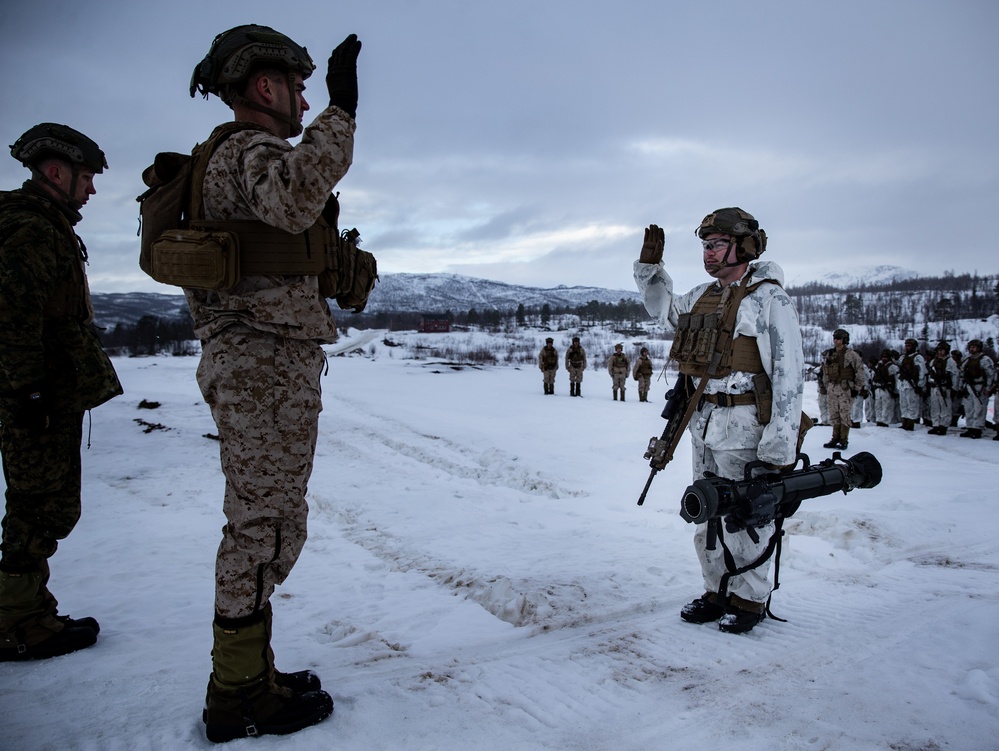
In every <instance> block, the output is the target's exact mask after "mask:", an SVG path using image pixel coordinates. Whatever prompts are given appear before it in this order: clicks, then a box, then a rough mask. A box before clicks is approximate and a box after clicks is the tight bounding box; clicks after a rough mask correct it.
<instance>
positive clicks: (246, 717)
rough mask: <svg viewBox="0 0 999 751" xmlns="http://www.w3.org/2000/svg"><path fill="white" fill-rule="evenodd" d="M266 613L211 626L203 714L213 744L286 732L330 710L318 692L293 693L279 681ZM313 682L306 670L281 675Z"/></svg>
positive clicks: (329, 703) (223, 620)
mask: <svg viewBox="0 0 999 751" xmlns="http://www.w3.org/2000/svg"><path fill="white" fill-rule="evenodd" d="M266 615H267V614H265V613H263V612H258V613H255V614H254V615H252V616H248V617H246V618H238V619H228V618H222V617H220V616H216V618H215V623H214V624H213V626H212V629H213V632H214V636H215V644H214V647H213V649H212V666H213V670H212V676H211V680H210V681H209V683H208V702H207V707H206V710H205V714H204V719H205V721H206V725H205V734H206V735H207V736H208V740H210V741H212V742H213V743H224V742H226V741H231V740H234V739H236V738H245V737H248V736H257V735H287V734H288V733H294V732H296V731H298V730H302V729H303V728H307V727H309V726H311V725H315V724H316V723H319V722H322V721H323V720H325V719H326V718H327V717H329V716H330V715H331V714H333V699H332V698H331V697H330V695H329V694H328V693H326V692H325V691H322V690H315V691H306V692H304V693H295V692H294V690H293V689H291V688H290V687H286V686H282V685H280V684H279V683H278V681H277V679H276V675H275V670H274V664H273V653H272V652H271V650H270V639H269V636H270V623H269V618H266ZM291 676H297V678H296V679H295V680H296V681H297V680H298V678H301V679H302V682H301V683H299V684H298V685H299V686H301V687H304V686H305V685H306V684H310V683H312V681H313V679H314V676H312V677H310V676H309V675H308V671H302V672H300V673H292V674H286V676H285V677H286V678H287V677H291Z"/></svg>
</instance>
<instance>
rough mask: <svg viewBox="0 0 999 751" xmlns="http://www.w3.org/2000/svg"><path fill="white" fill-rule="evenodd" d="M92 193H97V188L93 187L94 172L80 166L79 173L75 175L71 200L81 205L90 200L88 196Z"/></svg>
mask: <svg viewBox="0 0 999 751" xmlns="http://www.w3.org/2000/svg"><path fill="white" fill-rule="evenodd" d="M70 182H72V178H70ZM67 187H68V186H67ZM93 195H97V189H96V188H94V172H93V170H89V169H87V168H86V167H81V168H80V172H79V174H77V176H76V188H75V189H74V191H73V200H74V201H76V202H77V203H79V204H80V205H81V206H83V205H84V204H85V203H86V202H87V201H89V200H90V196H93Z"/></svg>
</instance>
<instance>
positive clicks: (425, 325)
mask: <svg viewBox="0 0 999 751" xmlns="http://www.w3.org/2000/svg"><path fill="white" fill-rule="evenodd" d="M450 330H451V319H450V318H449V317H448V316H447V314H445V313H423V314H422V315H421V316H420V324H419V326H418V327H417V331H419V332H420V333H421V334H439V333H445V334H446V333H447V332H449V331H450Z"/></svg>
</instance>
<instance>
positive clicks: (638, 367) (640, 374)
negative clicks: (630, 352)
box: [631, 347, 653, 402]
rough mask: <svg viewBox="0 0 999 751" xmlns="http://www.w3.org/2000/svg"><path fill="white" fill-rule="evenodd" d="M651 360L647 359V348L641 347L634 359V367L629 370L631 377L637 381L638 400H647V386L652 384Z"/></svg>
mask: <svg viewBox="0 0 999 751" xmlns="http://www.w3.org/2000/svg"><path fill="white" fill-rule="evenodd" d="M652 370H653V368H652V360H650V359H649V350H648V349H647V348H646V347H642V349H641V351H640V352H639V353H638V359H637V360H635V367H634V368H633V369H632V371H631V375H632V377H633V378H634V379H635V380H636V381H638V401H640V402H647V401H648V400H649V386H651V384H652Z"/></svg>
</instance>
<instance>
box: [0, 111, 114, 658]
mask: <svg viewBox="0 0 999 751" xmlns="http://www.w3.org/2000/svg"><path fill="white" fill-rule="evenodd" d="M11 154H12V155H13V157H14V158H15V159H17V160H18V161H20V162H21V163H22V164H24V166H25V167H28V168H29V169H30V170H31V175H32V176H31V179H30V180H28V181H27V182H26V183H24V186H23V187H22V188H20V189H19V190H15V191H10V192H4V193H0V423H2V425H0V453H2V454H3V470H4V479H5V480H6V485H7V492H6V513H5V516H4V519H3V542H2V544H0V549H2V551H3V556H2V559H0V661H6V660H26V659H33V658H44V657H53V656H56V655H61V654H66V653H68V652H72V651H75V650H77V649H82V648H84V647H88V646H90V645H91V644H93V643H94V642H95V641H96V640H97V634H98V633H99V631H100V626H99V624H98V622H97V620H96V619H95V618H91V617H88V618H77V619H73V618H69V617H67V616H61V615H59V614H58V611H57V602H56V599H55V597H54V596H53V595H52V593H51V592H50V591H49V589H48V581H49V558H51V557H52V555H53V554H54V553H55V551H56V547H57V545H58V541H59V540H63V539H65V538H66V537H68V536H69V534H70V532H71V531H72V530H73V528H74V527H75V526H76V523H77V521H78V520H79V518H80V514H81V499H80V493H81V474H80V473H81V465H80V442H81V439H82V431H83V413H84V412H85V411H87V410H89V409H92V408H94V407H96V406H98V405H100V404H103V403H104V402H106V401H107V400H108V399H111V398H113V397H115V396H117V395H118V394H121V393H122V389H121V384H120V383H119V381H118V377H117V375H116V374H115V371H114V367H113V366H112V365H111V361H110V360H109V359H108V358H107V355H105V354H104V350H103V349H102V348H101V345H100V342H99V340H98V338H97V334H96V332H95V330H94V327H93V324H92V321H93V317H94V311H93V308H92V307H91V303H90V291H89V288H88V285H87V275H86V266H85V264H86V261H87V250H86V247H85V246H84V244H83V241H82V240H81V239H80V238H79V237H78V236H77V235H76V232H75V230H74V227H75V225H76V224H77V222H79V221H80V220H81V218H82V217H81V215H80V211H81V209H82V208H83V205H84V204H85V203H87V201H88V199H89V198H90V196H91V195H94V194H95V193H96V190H95V189H94V186H93V180H94V175H95V174H99V173H102V172H103V171H104V169H105V168H106V167H107V162H106V160H105V158H104V152H103V151H101V150H100V148H98V146H97V144H96V143H94V142H93V141H92V140H90V139H89V138H88V137H87V136H85V135H83V134H82V133H80V132H78V131H76V130H73V129H72V128H69V127H68V126H65V125H60V124H57V123H42V124H41V125H36V126H35V127H33V128H31V129H30V130H28V131H27V132H26V133H25V134H24V135H22V136H21V137H20V138H19V139H18V140H17V141H16V142H15V143H14V145H13V146H11Z"/></svg>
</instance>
